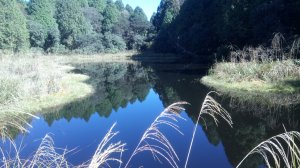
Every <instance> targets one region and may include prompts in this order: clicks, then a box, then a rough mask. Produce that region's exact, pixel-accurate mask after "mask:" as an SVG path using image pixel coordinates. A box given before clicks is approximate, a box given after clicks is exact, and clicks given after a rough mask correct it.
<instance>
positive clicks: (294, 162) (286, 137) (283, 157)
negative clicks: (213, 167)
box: [236, 131, 300, 168]
mask: <svg viewBox="0 0 300 168" xmlns="http://www.w3.org/2000/svg"><path fill="white" fill-rule="evenodd" d="M299 143H300V133H299V132H296V131H291V132H286V133H283V134H279V135H276V136H273V137H271V138H270V139H268V140H266V141H263V142H262V143H260V144H258V145H257V146H256V147H254V148H253V149H252V150H251V151H250V152H249V153H248V154H247V155H246V156H245V157H244V158H243V159H242V161H241V162H240V163H239V164H238V165H237V166H236V168H239V167H240V166H241V165H242V163H243V162H244V161H245V160H246V159H247V158H248V157H249V156H250V155H253V154H259V155H261V156H262V157H263V159H264V161H265V164H266V165H267V167H268V168H274V167H275V168H282V167H286V168H296V167H299V166H300V150H299V146H298V145H299ZM272 163H273V164H272Z"/></svg>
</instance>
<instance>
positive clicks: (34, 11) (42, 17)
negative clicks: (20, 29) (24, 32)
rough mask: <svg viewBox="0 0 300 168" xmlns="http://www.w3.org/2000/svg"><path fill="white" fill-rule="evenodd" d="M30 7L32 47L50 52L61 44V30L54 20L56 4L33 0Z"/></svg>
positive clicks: (43, 0)
mask: <svg viewBox="0 0 300 168" xmlns="http://www.w3.org/2000/svg"><path fill="white" fill-rule="evenodd" d="M28 6H29V7H28V13H29V18H30V21H29V23H28V29H29V32H30V43H31V46H32V47H40V48H43V49H44V50H45V51H49V50H50V49H51V48H53V47H56V46H57V45H58V44H59V30H58V25H57V23H56V20H55V18H54V16H55V8H54V7H55V3H54V2H53V1H48V0H31V1H30V3H29V5H28ZM35 40H37V41H35ZM41 40H44V41H41Z"/></svg>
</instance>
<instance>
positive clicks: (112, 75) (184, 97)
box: [14, 63, 300, 168]
mask: <svg viewBox="0 0 300 168" xmlns="http://www.w3.org/2000/svg"><path fill="white" fill-rule="evenodd" d="M74 66H75V67H76V72H80V73H83V74H87V75H89V76H90V77H91V79H90V80H89V81H87V83H89V84H91V85H93V87H94V88H95V90H96V92H95V93H94V94H93V95H92V96H90V97H87V98H85V99H81V100H78V101H76V102H73V103H71V104H68V105H65V106H63V107H57V108H55V109H49V110H47V111H49V113H47V114H44V115H41V116H40V117H41V118H40V119H33V120H32V121H31V125H32V128H29V131H30V133H28V134H26V135H22V134H18V133H14V134H15V139H16V141H17V142H18V144H20V143H22V144H23V145H22V146H23V149H22V151H21V155H22V156H24V157H28V156H30V155H31V154H32V153H33V152H34V151H35V150H36V149H37V148H38V146H39V144H40V142H41V138H43V137H44V136H45V135H46V134H50V135H51V137H52V138H53V140H54V142H55V147H58V148H67V149H73V150H72V151H71V152H70V153H69V154H68V155H67V159H68V161H70V163H72V164H73V165H79V164H81V163H83V162H86V161H88V160H89V159H91V157H92V156H93V154H94V152H95V150H96V149H97V146H98V144H99V143H100V141H101V139H102V137H103V136H104V135H105V134H106V133H107V131H108V129H109V128H110V127H111V126H112V125H113V124H114V123H115V122H116V123H117V125H116V127H115V128H114V130H116V131H119V132H120V133H119V134H118V136H117V137H116V138H115V139H114V140H113V142H117V141H119V140H121V141H122V142H125V143H126V144H127V145H126V151H125V152H124V154H123V159H122V160H123V161H124V162H126V161H127V160H128V158H129V156H130V154H131V153H132V152H133V149H134V148H135V147H136V145H137V144H138V142H139V140H140V138H141V136H142V135H143V133H144V131H145V130H146V129H147V128H148V127H149V126H150V124H151V123H152V122H153V121H154V119H155V118H156V117H157V116H158V115H159V114H160V113H161V112H162V111H163V109H164V108H165V107H167V106H168V105H170V104H172V103H174V102H177V101H187V102H189V103H191V105H190V106H186V107H187V109H186V111H184V112H182V113H181V114H180V115H181V116H182V117H183V118H184V119H186V120H185V121H184V120H180V121H179V123H178V125H179V126H180V130H181V131H182V132H183V133H184V135H180V134H178V133H177V132H175V131H174V130H172V129H170V128H168V127H161V128H160V130H161V131H162V132H163V133H165V135H166V136H167V137H168V138H169V140H170V142H171V143H172V145H173V147H174V149H175V150H176V152H177V154H178V156H179V158H180V161H179V163H178V164H179V167H183V166H184V163H185V160H186V156H187V152H188V148H189V143H190V140H191V137H192V131H193V128H194V125H195V121H196V119H197V117H198V114H199V111H200V108H201V105H202V101H203V100H204V98H205V96H206V94H207V93H208V92H209V91H211V89H209V88H207V87H205V86H204V85H202V84H200V82H199V79H200V78H201V76H202V75H204V74H205V73H206V70H205V69H202V68H201V66H200V65H194V64H190V65H180V64H161V63H152V64H145V63H144V64H142V63H102V64H93V63H87V64H77V65H74ZM290 96H292V95H284V96H282V95H280V96H274V95H271V96H266V97H264V96H259V95H258V96H257V95H254V96H252V97H248V96H241V97H235V96H234V94H233V95H223V96H217V95H215V98H216V99H217V100H218V101H219V102H220V103H221V104H222V106H223V107H224V108H225V109H227V110H228V112H229V113H230V114H231V116H232V119H233V122H234V125H233V128H231V127H229V126H228V125H227V124H226V123H225V122H224V121H222V120H221V119H220V123H219V125H218V126H216V124H215V123H214V122H213V120H212V119H210V118H205V122H203V121H202V122H201V123H199V124H198V131H197V132H196V136H195V140H194V145H193V148H192V152H191V157H190V160H189V166H188V167H191V168H199V167H203V168H206V167H207V168H231V167H234V166H236V165H237V164H238V163H239V161H240V160H241V159H242V158H243V156H245V155H246V154H247V153H248V152H249V151H250V150H251V149H252V148H253V147H254V146H256V145H257V144H259V143H260V142H262V141H264V140H266V139H268V138H270V137H271V136H273V135H276V134H279V133H283V132H284V129H283V126H282V125H283V124H284V126H285V127H286V129H287V130H288V131H289V130H298V131H299V120H300V115H299V104H298V102H299V99H298V96H292V97H290ZM291 99H292V100H291ZM295 99H296V100H295ZM161 161H162V163H160V162H159V161H158V160H154V159H153V157H152V154H151V153H150V152H144V153H141V154H140V155H137V156H135V157H134V158H133V160H132V161H131V164H130V165H131V167H140V166H143V167H145V168H154V167H158V168H159V167H162V168H167V167H170V166H169V165H168V164H167V163H166V161H164V160H163V159H162V160H161ZM262 163H263V162H262V159H261V158H259V157H255V156H254V157H252V158H250V159H248V160H247V162H246V163H245V167H260V166H261V165H262ZM113 167H118V165H114V166H113Z"/></svg>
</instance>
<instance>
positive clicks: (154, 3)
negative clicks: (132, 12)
mask: <svg viewBox="0 0 300 168" xmlns="http://www.w3.org/2000/svg"><path fill="white" fill-rule="evenodd" d="M123 3H124V5H126V4H129V5H130V6H132V8H133V9H134V8H135V7H137V6H139V7H141V8H143V10H144V12H145V13H146V15H147V16H148V19H150V18H151V16H152V14H153V12H156V10H157V7H158V5H159V3H160V0H123Z"/></svg>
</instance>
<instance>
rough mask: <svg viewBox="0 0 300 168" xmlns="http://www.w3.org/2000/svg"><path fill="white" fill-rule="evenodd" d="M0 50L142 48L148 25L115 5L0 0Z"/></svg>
mask: <svg viewBox="0 0 300 168" xmlns="http://www.w3.org/2000/svg"><path fill="white" fill-rule="evenodd" d="M0 3H1V5H0V8H1V9H0V11H1V12H0V20H1V25H0V29H1V30H0V49H1V50H12V51H14V52H18V51H24V50H28V49H29V48H30V49H32V50H39V51H44V52H45V53H61V54H66V53H85V54H92V53H104V52H120V51H124V50H133V49H135V50H140V49H144V48H147V47H148V45H149V42H150V39H151V36H152V34H151V33H150V32H151V31H149V30H150V29H151V24H150V22H149V21H148V20H147V16H146V15H145V13H144V11H143V9H142V8H140V7H136V8H135V9H133V8H132V7H131V6H130V5H126V6H125V5H124V4H123V2H122V1H121V0H118V1H116V2H113V1H112V0H76V1H73V0H50V1H49V0H31V1H29V2H27V1H22V0H18V1H16V0H13V1H8V0H1V2H0Z"/></svg>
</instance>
